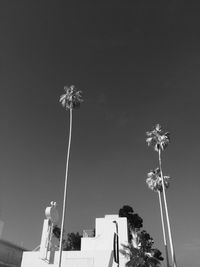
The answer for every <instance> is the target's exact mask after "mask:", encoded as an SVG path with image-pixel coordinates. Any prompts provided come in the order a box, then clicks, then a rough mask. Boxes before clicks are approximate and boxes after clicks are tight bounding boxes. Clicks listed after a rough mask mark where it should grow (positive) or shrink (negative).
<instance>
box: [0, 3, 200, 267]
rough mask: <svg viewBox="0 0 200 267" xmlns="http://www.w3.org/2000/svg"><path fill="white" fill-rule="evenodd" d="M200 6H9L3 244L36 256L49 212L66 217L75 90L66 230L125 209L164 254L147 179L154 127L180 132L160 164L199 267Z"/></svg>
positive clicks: (1, 151)
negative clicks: (68, 89) (79, 100)
mask: <svg viewBox="0 0 200 267" xmlns="http://www.w3.org/2000/svg"><path fill="white" fill-rule="evenodd" d="M199 14H200V4H199V3H198V1H193V0H192V1H191V0H190V1H182V0H173V1H172V0H169V1H158V0H157V1H155V0H142V1H130V0H123V1H119V0H115V1H94V0H91V1H87V0H86V1H82V0H77V1H76V0H73V1H70V0H68V1H52V0H48V1H15V0H13V1H12V0H10V1H1V3H0V32H1V34H0V48H1V49H0V53H1V54H0V121H1V134H0V137H1V138H0V217H1V219H2V220H3V221H4V222H5V228H4V233H3V238H4V239H6V240H9V241H12V242H14V243H16V244H23V246H24V247H26V248H28V249H33V248H34V247H36V246H37V245H38V244H39V243H40V236H41V230H42V223H43V219H44V209H45V207H46V206H47V205H48V204H49V203H50V201H51V200H54V201H56V202H57V203H58V209H59V211H61V205H62V194H63V185H64V175H65V161H66V150H67V141H68V129H69V128H68V124H69V117H68V116H69V114H68V113H67V112H65V110H64V109H63V108H62V107H61V105H60V103H59V101H58V100H59V96H60V95H61V94H62V93H63V87H64V85H71V84H75V85H76V86H77V87H78V88H79V89H81V90H83V92H84V99H85V102H84V103H83V104H82V106H81V108H80V109H79V110H77V111H74V123H73V137H72V150H71V159H70V160H71V161H70V172H69V187H68V189H69V190H68V203H67V219H66V226H65V229H66V231H82V230H83V229H92V228H94V221H95V218H96V217H102V216H104V215H105V214H115V213H117V212H118V210H119V208H121V207H122V206H123V205H124V204H128V205H130V206H132V207H133V209H134V211H135V212H137V213H139V215H140V216H141V217H142V218H143V219H144V229H146V230H147V231H148V232H149V233H150V234H151V235H152V237H153V238H154V239H155V245H156V246H157V247H158V248H160V249H161V250H162V251H163V245H162V231H161V224H160V214H159V205H158V198H157V195H156V194H155V193H154V192H152V191H150V190H149V189H148V188H147V186H146V184H145V179H146V174H147V172H149V170H150V169H152V168H155V167H157V165H158V160H157V154H156V152H154V151H153V150H152V149H150V148H148V147H147V145H146V143H145V133H146V131H147V130H150V129H151V128H152V126H153V125H154V124H155V123H160V124H161V125H162V126H163V127H164V128H165V129H166V130H168V131H170V132H171V144H170V146H169V147H168V148H167V149H166V151H165V153H164V154H163V170H164V173H165V174H166V175H170V176H171V178H172V180H171V185H170V188H169V189H168V191H167V199H168V205H169V214H170V219H171V224H172V232H173V238H174V243H175V250H176V254H177V261H178V266H182V267H188V266H192V267H197V266H199V252H200V231H199V220H200V212H199V186H200V182H199V164H200V161H199V131H200V126H199V125H200V123H199V121H200V112H199V109H200V108H199V95H200V93H199V88H200V30H199V27H200V16H199Z"/></svg>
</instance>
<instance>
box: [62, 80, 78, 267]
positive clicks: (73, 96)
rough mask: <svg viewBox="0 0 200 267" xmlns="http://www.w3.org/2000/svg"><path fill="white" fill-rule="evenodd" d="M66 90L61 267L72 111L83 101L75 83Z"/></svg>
mask: <svg viewBox="0 0 200 267" xmlns="http://www.w3.org/2000/svg"><path fill="white" fill-rule="evenodd" d="M64 90H65V93H64V94H63V95H61V97H60V102H61V104H62V106H63V107H64V108H65V109H66V110H69V111H70V122H69V140H68V149H67V160H66V172H65V185H64V196H63V208H62V222H61V231H60V245H59V264H58V266H59V267H61V261H62V248H63V233H64V223H65V213H66V198H67V178H68V169H69V156H70V147H71V136H72V111H73V109H75V108H79V107H80V104H81V102H83V100H82V92H81V91H79V90H77V89H76V87H75V86H74V85H71V86H69V87H68V86H65V87H64Z"/></svg>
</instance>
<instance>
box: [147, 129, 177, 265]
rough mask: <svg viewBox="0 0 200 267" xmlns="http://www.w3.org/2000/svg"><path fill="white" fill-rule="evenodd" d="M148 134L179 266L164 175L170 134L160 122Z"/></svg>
mask: <svg viewBox="0 0 200 267" xmlns="http://www.w3.org/2000/svg"><path fill="white" fill-rule="evenodd" d="M146 134H147V139H146V142H147V144H148V146H152V147H153V148H154V150H155V151H156V152H158V161H159V170H160V177H161V182H162V191H163V200H164V207H165V214H166V220H167V228H168V233H169V242H170V249H171V256H172V264H173V267H177V264H176V258H175V251H174V245H173V240H172V233H171V225H170V221H169V213H168V206H167V199H166V193H165V182H164V176H163V171H162V160H161V153H162V152H163V151H164V150H165V149H166V147H167V146H168V144H169V142H170V134H169V132H164V131H163V129H162V127H161V126H160V125H159V124H157V125H156V126H155V127H153V129H152V131H149V132H147V133H146ZM160 203H161V202H160Z"/></svg>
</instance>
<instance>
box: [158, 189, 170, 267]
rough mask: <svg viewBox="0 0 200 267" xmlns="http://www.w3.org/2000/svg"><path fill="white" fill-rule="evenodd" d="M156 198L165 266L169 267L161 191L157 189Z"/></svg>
mask: <svg viewBox="0 0 200 267" xmlns="http://www.w3.org/2000/svg"><path fill="white" fill-rule="evenodd" d="M158 198H159V204H160V217H161V223H162V231H163V241H164V246H165V256H166V262H167V267H169V256H168V248H167V240H166V234H165V233H166V230H165V222H164V218H163V208H162V199H161V193H160V191H159V190H158Z"/></svg>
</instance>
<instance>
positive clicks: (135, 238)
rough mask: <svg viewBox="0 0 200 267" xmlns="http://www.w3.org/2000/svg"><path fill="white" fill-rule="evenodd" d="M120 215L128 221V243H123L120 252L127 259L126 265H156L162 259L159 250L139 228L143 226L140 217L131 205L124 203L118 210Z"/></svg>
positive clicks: (139, 266) (144, 266) (130, 266)
mask: <svg viewBox="0 0 200 267" xmlns="http://www.w3.org/2000/svg"><path fill="white" fill-rule="evenodd" d="M119 216H120V217H126V218H127V223H128V234H129V238H128V245H123V244H122V246H123V250H122V251H121V253H122V254H123V255H124V256H126V257H127V258H128V259H129V261H128V262H127V264H126V266H127V267H158V266H160V262H161V261H162V260H163V257H162V256H161V255H162V253H161V252H160V250H158V249H156V248H154V247H153V245H154V241H153V238H152V237H151V236H150V235H149V234H148V233H147V232H146V231H145V230H142V231H141V230H140V228H142V227H143V220H142V218H141V217H140V216H139V215H138V214H137V213H136V214H134V211H133V209H132V207H130V206H128V205H125V206H123V207H122V208H121V209H120V210H119Z"/></svg>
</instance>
